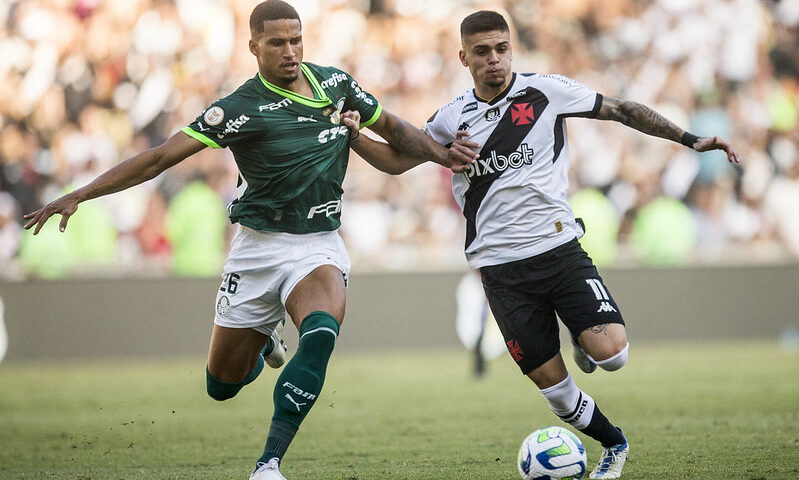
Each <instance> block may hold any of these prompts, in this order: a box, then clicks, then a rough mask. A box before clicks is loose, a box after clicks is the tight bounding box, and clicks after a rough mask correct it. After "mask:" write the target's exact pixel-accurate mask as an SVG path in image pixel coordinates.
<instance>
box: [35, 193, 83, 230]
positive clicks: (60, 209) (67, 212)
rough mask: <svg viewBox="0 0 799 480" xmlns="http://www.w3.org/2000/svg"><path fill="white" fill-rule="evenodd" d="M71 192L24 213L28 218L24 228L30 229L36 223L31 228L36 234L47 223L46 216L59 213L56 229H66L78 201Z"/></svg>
mask: <svg viewBox="0 0 799 480" xmlns="http://www.w3.org/2000/svg"><path fill="white" fill-rule="evenodd" d="M73 193H74V192H73ZM73 193H69V194H67V195H64V196H63V197H61V198H59V199H57V200H53V201H52V202H50V203H48V204H47V205H45V206H44V207H42V208H40V209H39V210H36V211H35V212H31V213H29V214H27V215H25V217H24V218H25V219H26V220H28V223H26V224H25V229H26V230H27V229H30V228H31V227H33V226H34V225H36V228H35V229H34V230H33V234H34V235H36V234H37V233H39V230H41V229H42V227H43V226H44V224H45V223H47V219H48V218H50V217H52V216H53V215H55V214H60V215H61V223H60V224H59V225H58V229H59V230H61V231H62V232H63V231H64V230H66V228H67V222H68V221H69V217H71V216H72V215H73V214H74V213H75V211H76V210H77V209H78V203H80V202H79V201H78V199H77V198H75V195H74V194H73Z"/></svg>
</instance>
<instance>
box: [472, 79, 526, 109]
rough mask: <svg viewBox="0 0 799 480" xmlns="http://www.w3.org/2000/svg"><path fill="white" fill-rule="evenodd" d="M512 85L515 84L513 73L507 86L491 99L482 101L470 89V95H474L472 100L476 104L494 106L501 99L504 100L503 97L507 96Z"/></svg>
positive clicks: (475, 92)
mask: <svg viewBox="0 0 799 480" xmlns="http://www.w3.org/2000/svg"><path fill="white" fill-rule="evenodd" d="M514 83H516V72H513V77H511V79H510V82H508V86H507V87H505V88H503V89H502V91H501V92H499V93H498V94H496V95H494V97H493V98H491V99H489V100H483V99H482V98H480V97H478V96H477V91H476V90H475V89H472V95H474V98H476V99H477V101H478V102H485V103H487V104H489V105H494V104H496V103H498V102H499V101H500V100H502V99H503V98H505V95H507V94H508V92H510V87H512V86H513V84H514Z"/></svg>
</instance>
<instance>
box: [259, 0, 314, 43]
mask: <svg viewBox="0 0 799 480" xmlns="http://www.w3.org/2000/svg"><path fill="white" fill-rule="evenodd" d="M284 19H288V20H297V21H299V22H300V24H302V22H301V21H300V16H299V15H298V14H297V10H294V7H292V6H291V5H289V4H288V3H286V2H284V1H283V0H266V1H265V2H261V3H259V4H258V5H256V6H255V8H253V9H252V13H251V14H250V33H252V34H253V35H256V34H260V33H264V22H267V21H269V20H284Z"/></svg>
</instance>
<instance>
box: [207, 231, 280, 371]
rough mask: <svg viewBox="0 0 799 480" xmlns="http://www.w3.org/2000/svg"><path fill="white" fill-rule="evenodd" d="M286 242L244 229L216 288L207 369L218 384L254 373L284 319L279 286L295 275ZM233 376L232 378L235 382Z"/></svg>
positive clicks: (232, 245)
mask: <svg viewBox="0 0 799 480" xmlns="http://www.w3.org/2000/svg"><path fill="white" fill-rule="evenodd" d="M286 249H287V245H286V241H285V238H284V237H283V236H281V235H278V234H274V233H269V232H257V231H254V230H252V229H249V228H246V227H241V226H240V227H239V228H238V230H237V231H236V235H235V236H234V237H233V241H232V242H231V247H230V253H229V254H228V257H227V259H226V260H225V265H224V271H223V274H222V282H221V284H220V286H219V289H218V290H217V295H216V302H215V307H216V308H215V312H214V330H213V333H212V334H211V344H210V346H209V349H208V370H209V371H210V372H211V374H212V375H214V376H215V377H216V378H218V379H219V380H223V381H238V380H241V379H242V378H244V377H245V376H246V375H247V373H249V372H250V371H251V370H252V368H253V366H254V364H255V361H256V360H257V358H258V355H259V354H260V350H261V348H263V346H264V344H265V343H266V340H267V339H268V338H269V335H271V334H272V331H273V330H274V328H275V326H276V325H277V324H278V323H279V322H282V321H284V320H285V316H286V311H285V309H284V307H283V304H282V303H281V298H280V293H279V292H280V287H281V285H282V284H283V283H284V282H285V279H286V278H287V273H286V272H289V271H291V264H288V265H286V260H285V251H286ZM231 378H233V380H230V379H231Z"/></svg>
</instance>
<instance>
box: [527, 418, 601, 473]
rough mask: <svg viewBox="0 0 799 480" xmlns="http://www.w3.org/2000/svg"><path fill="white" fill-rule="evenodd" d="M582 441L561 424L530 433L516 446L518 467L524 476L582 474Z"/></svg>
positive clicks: (583, 466) (583, 449) (583, 452)
mask: <svg viewBox="0 0 799 480" xmlns="http://www.w3.org/2000/svg"><path fill="white" fill-rule="evenodd" d="M587 461H588V458H587V457H586V455H585V447H583V442H581V441H580V439H579V438H577V435H575V434H573V433H572V432H570V431H568V430H566V429H565V428H561V427H547V428H542V429H540V430H536V431H535V432H533V433H531V434H530V435H529V436H528V437H527V438H525V439H524V442H522V447H521V448H520V449H519V459H518V467H519V473H521V474H522V478H523V479H524V480H556V479H558V480H577V479H580V478H583V475H585V465H586V462H587Z"/></svg>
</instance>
